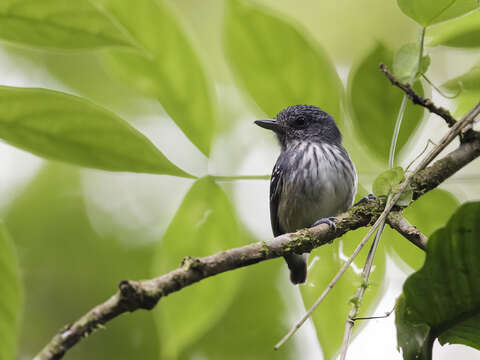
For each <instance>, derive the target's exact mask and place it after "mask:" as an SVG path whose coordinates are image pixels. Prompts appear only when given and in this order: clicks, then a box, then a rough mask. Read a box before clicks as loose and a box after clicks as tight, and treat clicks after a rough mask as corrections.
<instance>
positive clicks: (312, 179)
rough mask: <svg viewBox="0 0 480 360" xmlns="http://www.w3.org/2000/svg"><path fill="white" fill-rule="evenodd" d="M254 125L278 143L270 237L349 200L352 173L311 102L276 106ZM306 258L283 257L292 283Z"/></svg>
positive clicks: (334, 133)
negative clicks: (279, 108)
mask: <svg viewBox="0 0 480 360" xmlns="http://www.w3.org/2000/svg"><path fill="white" fill-rule="evenodd" d="M256 124H257V125H259V126H262V127H264V128H267V129H269V130H273V131H274V132H275V133H276V135H277V137H278V140H279V142H280V146H281V153H280V156H279V157H278V159H277V162H276V164H275V167H274V168H273V172H272V178H271V183H270V218H271V223H272V229H273V233H274V235H275V236H278V235H281V234H284V233H287V232H293V231H296V230H298V229H302V228H305V227H310V226H312V224H314V223H315V222H316V221H317V220H319V219H322V218H328V217H332V216H335V215H337V214H339V213H340V212H342V211H345V210H346V209H348V208H349V207H350V206H351V205H352V203H353V199H354V198H355V193H356V190H357V174H356V171H355V167H354V165H353V163H352V161H351V160H350V157H349V156H348V153H347V151H346V150H345V148H344V147H343V146H342V136H341V134H340V131H339V129H338V127H337V125H336V123H335V121H334V120H333V118H332V117H331V116H330V115H329V114H327V113H326V112H324V111H322V110H320V109H319V108H317V107H315V106H310V105H296V106H290V107H288V108H286V109H284V110H283V111H281V112H280V113H279V114H278V115H277V118H276V120H258V121H256ZM307 257H308V254H302V255H300V254H290V255H288V256H285V260H286V261H287V264H288V267H289V269H290V279H291V281H292V282H293V283H294V284H298V283H303V282H305V280H306V276H307Z"/></svg>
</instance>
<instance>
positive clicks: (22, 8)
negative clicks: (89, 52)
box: [0, 0, 128, 49]
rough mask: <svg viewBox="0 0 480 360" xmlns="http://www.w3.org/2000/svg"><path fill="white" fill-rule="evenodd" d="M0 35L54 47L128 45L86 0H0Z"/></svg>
mask: <svg viewBox="0 0 480 360" xmlns="http://www.w3.org/2000/svg"><path fill="white" fill-rule="evenodd" d="M0 38H1V39H5V40H8V41H11V42H14V43H21V44H26V45H30V46H36V47H46V48H58V49H90V48H98V47H104V46H112V45H128V41H127V40H126V39H125V37H124V36H123V35H122V33H121V32H120V31H119V30H118V29H116V28H115V26H114V25H113V24H112V23H111V22H110V20H109V19H108V18H107V17H106V16H105V15H103V14H101V13H100V12H98V10H97V9H95V7H93V6H92V5H91V4H90V2H89V1H88V0H75V1H72V0H41V1H34V0H33V1H32V0H30V1H25V0H2V1H1V2H0Z"/></svg>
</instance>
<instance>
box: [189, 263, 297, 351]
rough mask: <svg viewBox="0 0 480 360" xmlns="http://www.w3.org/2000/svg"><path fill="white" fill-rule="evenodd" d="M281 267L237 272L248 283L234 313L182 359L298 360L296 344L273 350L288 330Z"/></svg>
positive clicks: (268, 265)
mask: <svg viewBox="0 0 480 360" xmlns="http://www.w3.org/2000/svg"><path fill="white" fill-rule="evenodd" d="M281 266H284V262H283V259H281V260H280V259H279V260H278V261H267V262H263V263H260V264H257V265H255V266H249V267H248V268H246V269H244V270H236V271H243V272H245V274H244V276H245V278H246V281H244V282H243V283H242V287H241V288H240V290H239V292H238V296H236V297H235V301H234V302H233V304H232V306H231V308H230V309H231V310H230V311H227V312H226V313H225V314H224V316H223V317H222V318H221V319H220V321H218V322H217V324H216V325H215V326H214V327H213V328H212V329H211V330H210V331H208V332H206V333H205V334H204V335H203V336H202V337H201V338H199V339H198V341H197V342H196V343H195V344H193V345H191V346H190V347H188V349H186V351H185V353H184V354H182V356H181V357H180V358H182V359H192V358H194V357H195V354H203V355H204V356H205V358H208V359H209V360H224V359H230V360H244V359H262V360H267V359H272V360H274V359H276V360H286V359H292V360H293V359H297V358H298V357H297V356H296V355H297V354H298V352H296V351H295V350H296V349H295V343H294V342H293V341H289V342H288V343H286V344H285V345H284V346H282V348H281V349H280V350H278V351H273V350H272V347H273V345H274V344H275V343H276V342H277V341H278V340H279V339H281V338H282V337H283V335H285V334H286V333H287V332H288V330H289V329H288V326H289V324H287V323H286V322H285V317H286V316H288V310H289V308H288V306H287V304H286V302H285V297H286V294H282V290H283V291H287V290H286V289H283V288H280V287H279V286H278V276H279V275H280V274H281V275H284V274H282V273H281V272H279V269H280V267H281ZM285 280H286V279H285ZM288 286H289V287H291V285H290V284H288ZM291 289H292V290H293V287H292V288H291Z"/></svg>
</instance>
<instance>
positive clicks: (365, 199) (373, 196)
mask: <svg viewBox="0 0 480 360" xmlns="http://www.w3.org/2000/svg"><path fill="white" fill-rule="evenodd" d="M368 200H378V198H377V197H376V196H375V195H373V194H368V195H367V196H364V197H362V198H361V199H360V200H358V201H357V202H356V203H355V204H353V206H357V205H360V204H363V203H364V202H366V201H368Z"/></svg>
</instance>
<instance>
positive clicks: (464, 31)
mask: <svg viewBox="0 0 480 360" xmlns="http://www.w3.org/2000/svg"><path fill="white" fill-rule="evenodd" d="M427 38H428V39H429V41H428V42H427V43H428V45H429V46H437V45H444V46H451V47H459V48H473V47H480V10H477V11H472V12H471V13H469V14H466V15H465V16H462V17H460V18H456V19H453V20H451V21H448V22H445V23H442V24H438V25H436V26H434V27H431V28H429V29H428V30H427Z"/></svg>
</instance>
